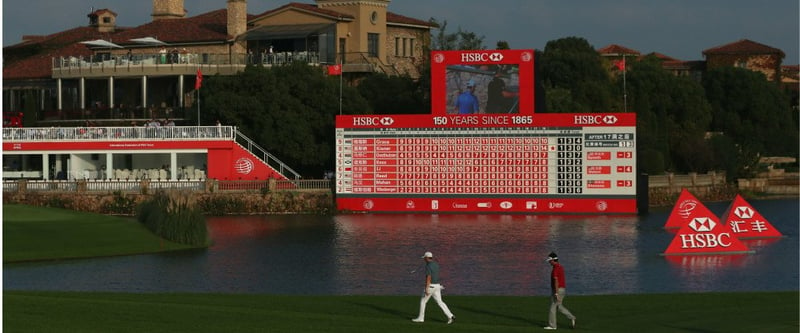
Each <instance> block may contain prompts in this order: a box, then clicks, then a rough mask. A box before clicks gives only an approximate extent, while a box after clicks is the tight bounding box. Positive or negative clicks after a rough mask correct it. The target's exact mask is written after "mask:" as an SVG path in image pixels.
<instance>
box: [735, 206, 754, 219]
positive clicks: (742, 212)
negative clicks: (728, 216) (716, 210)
mask: <svg viewBox="0 0 800 333" xmlns="http://www.w3.org/2000/svg"><path fill="white" fill-rule="evenodd" d="M733 214H735V215H736V216H738V217H739V218H740V219H751V218H753V214H754V213H753V209H752V208H750V207H747V206H739V207H736V209H735V210H734V211H733Z"/></svg>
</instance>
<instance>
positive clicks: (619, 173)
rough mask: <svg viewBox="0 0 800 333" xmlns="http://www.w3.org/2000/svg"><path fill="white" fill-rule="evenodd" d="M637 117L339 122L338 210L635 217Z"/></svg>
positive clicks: (363, 118) (472, 117) (458, 117)
mask: <svg viewBox="0 0 800 333" xmlns="http://www.w3.org/2000/svg"><path fill="white" fill-rule="evenodd" d="M635 123H636V118H635V114H633V113H602V114H584V113H581V114H536V115H519V114H479V115H388V116H375V115H373V116H339V117H337V119H336V201H337V205H338V209H340V210H346V211H371V212H462V213H466V212H470V213H476V212H477V213H480V212H509V213H511V212H513V213H585V214H589V213H592V214H606V213H635V212H636V127H635Z"/></svg>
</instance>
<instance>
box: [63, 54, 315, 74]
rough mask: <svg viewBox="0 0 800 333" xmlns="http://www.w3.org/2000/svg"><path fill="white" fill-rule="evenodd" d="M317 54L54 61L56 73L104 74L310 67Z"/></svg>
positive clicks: (136, 56) (135, 56) (107, 57)
mask: <svg viewBox="0 0 800 333" xmlns="http://www.w3.org/2000/svg"><path fill="white" fill-rule="evenodd" d="M319 59H320V56H319V53H318V52H308V51H298V52H278V53H273V54H238V55H229V54H215V53H179V54H170V53H168V54H159V53H139V54H132V55H123V54H119V55H108V54H105V55H94V56H67V57H55V58H53V70H54V71H65V70H67V71H68V70H83V71H93V70H94V71H103V70H107V69H116V68H119V69H125V68H136V67H142V68H144V67H156V68H157V67H165V68H166V67H175V66H178V67H180V66H186V67H190V68H197V67H198V66H214V65H241V66H244V65H256V64H262V65H282V64H285V63H291V62H294V61H302V62H305V63H309V64H318V63H319Z"/></svg>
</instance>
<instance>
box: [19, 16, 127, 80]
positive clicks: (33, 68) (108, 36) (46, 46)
mask: <svg viewBox="0 0 800 333" xmlns="http://www.w3.org/2000/svg"><path fill="white" fill-rule="evenodd" d="M113 35H114V34H113V33H101V32H98V31H97V28H93V27H78V28H73V29H69V30H65V31H62V32H59V33H55V34H52V35H47V36H39V37H37V38H36V39H33V40H30V41H26V42H22V43H19V44H15V45H11V46H8V47H5V48H3V56H4V58H5V59H4V60H5V64H4V66H3V79H34V78H49V77H50V76H51V75H52V70H51V69H52V58H53V57H59V56H65V55H70V56H89V55H91V54H92V51H91V50H90V49H89V48H87V47H86V45H83V44H79V42H81V41H86V40H92V39H105V40H113V37H112V36H113ZM29 54H34V55H32V56H31V55H29Z"/></svg>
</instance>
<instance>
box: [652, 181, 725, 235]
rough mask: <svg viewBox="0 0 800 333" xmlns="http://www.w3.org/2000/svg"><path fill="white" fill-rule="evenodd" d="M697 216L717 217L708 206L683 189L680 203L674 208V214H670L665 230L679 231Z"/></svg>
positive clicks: (679, 199)
mask: <svg viewBox="0 0 800 333" xmlns="http://www.w3.org/2000/svg"><path fill="white" fill-rule="evenodd" d="M695 216H715V215H714V214H713V213H711V211H710V210H708V207H706V205H704V204H703V203H702V202H700V200H697V198H696V197H695V196H694V195H692V194H691V193H689V191H688V190H687V189H683V190H681V195H680V196H679V197H678V201H676V202H675V207H673V208H672V213H670V214H669V218H668V219H667V223H665V224H664V228H666V229H678V228H680V227H683V226H684V225H686V224H687V223H689V221H691V220H692V218H694V217H695Z"/></svg>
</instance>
